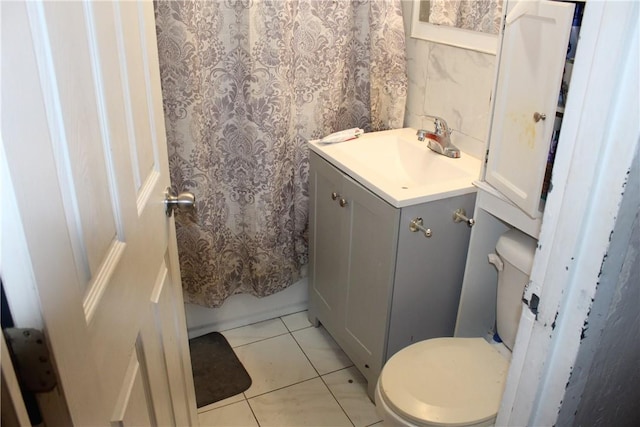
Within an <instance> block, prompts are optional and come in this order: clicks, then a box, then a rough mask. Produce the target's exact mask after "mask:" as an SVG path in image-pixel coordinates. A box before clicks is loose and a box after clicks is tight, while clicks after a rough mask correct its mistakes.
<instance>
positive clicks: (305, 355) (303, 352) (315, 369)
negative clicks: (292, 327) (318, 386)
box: [289, 332, 321, 377]
mask: <svg viewBox="0 0 640 427" xmlns="http://www.w3.org/2000/svg"><path fill="white" fill-rule="evenodd" d="M289 334H290V335H291V338H293V341H295V343H296V345H297V346H298V348H299V349H300V351H301V352H302V354H304V357H306V358H307V360H308V361H309V364H310V365H311V367H312V368H313V370H314V371H316V374H318V376H319V377H320V376H321V375H320V371H318V368H316V366H315V365H314V364H313V362H312V361H311V359H310V358H309V356H307V353H306V352H305V351H304V348H302V346H301V345H300V343H299V342H298V340H297V339H296V337H295V336H293V333H291V332H289Z"/></svg>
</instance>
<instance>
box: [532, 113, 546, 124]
mask: <svg viewBox="0 0 640 427" xmlns="http://www.w3.org/2000/svg"><path fill="white" fill-rule="evenodd" d="M546 118H547V115H546V114H540V113H538V112H537V111H536V112H535V113H533V121H534V122H536V123H538V122H539V121H540V120H545V119H546Z"/></svg>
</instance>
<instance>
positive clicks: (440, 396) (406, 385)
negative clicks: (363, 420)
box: [380, 338, 509, 425]
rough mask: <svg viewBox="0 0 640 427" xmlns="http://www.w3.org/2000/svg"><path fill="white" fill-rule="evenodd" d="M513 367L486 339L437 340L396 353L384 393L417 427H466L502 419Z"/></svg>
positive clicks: (386, 373)
mask: <svg viewBox="0 0 640 427" xmlns="http://www.w3.org/2000/svg"><path fill="white" fill-rule="evenodd" d="M508 369H509V362H508V361H507V360H506V359H505V358H504V357H503V356H502V355H501V354H500V353H499V352H498V351H497V350H496V349H494V348H493V346H492V345H490V344H489V343H487V342H486V341H485V340H484V339H482V338H435V339H430V340H426V341H421V342H419V343H416V344H413V345H410V346H409V347H406V348H404V349H402V350H401V351H399V352H398V353H396V354H395V355H394V356H393V357H392V358H391V359H389V361H388V362H387V363H386V364H385V366H384V369H383V370H382V373H381V374H380V392H381V394H382V397H383V398H384V400H385V402H386V403H387V404H388V405H389V406H390V407H391V408H392V409H393V410H394V411H395V412H396V413H397V414H399V415H401V416H404V417H405V418H407V419H409V420H412V421H414V422H416V423H425V422H426V423H431V424H436V425H437V424H445V425H446V424H452V425H467V424H473V423H480V422H483V421H487V420H490V419H492V418H494V417H495V416H496V414H497V413H498V407H499V406H500V400H501V399H502V392H503V390H504V383H505V379H506V376H507V371H508Z"/></svg>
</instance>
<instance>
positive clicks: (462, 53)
mask: <svg viewBox="0 0 640 427" xmlns="http://www.w3.org/2000/svg"><path fill="white" fill-rule="evenodd" d="M412 9H413V2H412V1H411V0H403V13H404V24H405V33H406V36H407V65H408V67H407V72H408V74H409V87H408V94H407V106H406V111H405V121H404V124H405V126H407V127H414V128H422V127H425V128H428V127H429V126H430V120H429V119H425V118H424V117H422V116H423V115H425V114H430V115H435V116H440V117H443V118H444V119H445V120H446V121H447V123H448V124H449V127H451V128H452V129H453V130H454V131H453V133H452V135H451V139H452V141H453V143H454V144H456V145H457V146H458V147H459V148H460V149H462V150H463V151H465V152H467V153H469V154H471V155H473V156H474V157H477V158H480V159H481V158H483V157H484V151H485V145H486V140H487V133H488V130H489V107H490V104H491V92H492V89H493V80H494V65H495V55H490V54H486V53H480V52H475V51H471V50H467V49H462V48H457V47H454V46H448V45H444V44H439V43H432V42H429V41H425V40H419V39H414V38H412V37H411V16H412Z"/></svg>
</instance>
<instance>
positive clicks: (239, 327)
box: [218, 317, 287, 334]
mask: <svg viewBox="0 0 640 427" xmlns="http://www.w3.org/2000/svg"><path fill="white" fill-rule="evenodd" d="M276 319H278V320H280V322H282V324H283V325H284V321H283V320H282V318H281V317H274V318H272V319H265V320H260V321H259V322H253V323H249V324H247V325H242V326H236V327H235V328H229V329H225V330H224V331H218V332H220V333H221V334H224V333H225V332H229V331H235V330H236V329H241V328H246V327H247V326H252V325H257V324H258V323H264V322H270V321H272V320H276ZM284 326H285V328H286V326H287V325H284Z"/></svg>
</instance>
